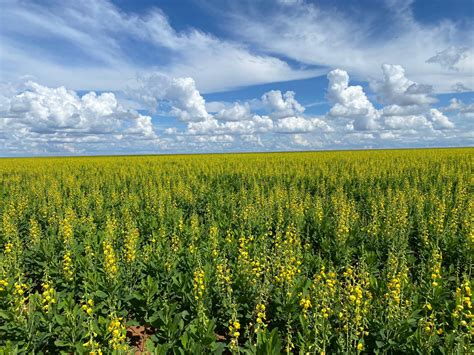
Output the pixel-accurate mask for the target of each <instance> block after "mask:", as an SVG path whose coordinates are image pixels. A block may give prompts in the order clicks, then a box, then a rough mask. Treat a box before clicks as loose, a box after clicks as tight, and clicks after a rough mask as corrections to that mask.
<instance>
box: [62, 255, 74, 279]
mask: <svg viewBox="0 0 474 355" xmlns="http://www.w3.org/2000/svg"><path fill="white" fill-rule="evenodd" d="M63 273H64V277H65V278H66V280H68V281H72V280H73V278H74V270H73V265H72V253H71V251H70V250H66V252H65V253H64V256H63Z"/></svg>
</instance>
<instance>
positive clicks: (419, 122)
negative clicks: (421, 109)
mask: <svg viewBox="0 0 474 355" xmlns="http://www.w3.org/2000/svg"><path fill="white" fill-rule="evenodd" d="M384 127H385V128H387V129H394V130H400V129H404V130H407V129H422V128H428V129H429V128H431V124H430V122H429V121H428V120H427V118H426V117H425V116H423V115H404V116H387V117H384Z"/></svg>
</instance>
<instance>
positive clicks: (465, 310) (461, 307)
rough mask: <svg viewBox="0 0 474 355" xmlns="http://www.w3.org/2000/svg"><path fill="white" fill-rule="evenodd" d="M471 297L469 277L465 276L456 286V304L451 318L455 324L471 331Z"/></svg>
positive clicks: (473, 322) (473, 319)
mask: <svg viewBox="0 0 474 355" xmlns="http://www.w3.org/2000/svg"><path fill="white" fill-rule="evenodd" d="M471 297H472V293H471V283H470V281H469V278H468V277H466V278H465V280H464V282H463V283H462V284H461V285H460V287H457V288H456V293H455V300H456V306H455V309H454V311H453V313H452V318H453V319H454V321H455V322H456V323H457V324H459V325H460V326H461V327H463V328H464V329H465V330H468V331H469V332H471V333H472V332H473V330H474V314H473V313H472V299H471ZM472 335H474V334H472Z"/></svg>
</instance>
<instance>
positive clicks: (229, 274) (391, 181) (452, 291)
mask: <svg viewBox="0 0 474 355" xmlns="http://www.w3.org/2000/svg"><path fill="white" fill-rule="evenodd" d="M473 153H474V149H436V150H399V151H396V150H395V151H352V152H315V153H272V154H229V155H189V156H136V157H87V158H85V157H84V158H82V157H78V158H36V159H2V160H0V218H1V221H0V223H1V224H0V225H1V229H0V246H1V248H2V251H1V254H0V353H8V354H10V353H15V352H18V353H24V352H34V353H58V352H67V353H73V352H75V353H85V352H87V353H92V354H106V353H136V352H146V353H159V354H165V353H177V354H189V353H202V354H208V353H250V354H252V353H258V354H279V353H302V354H306V353H311V354H313V353H316V354H325V353H326V354H329V353H351V354H359V353H374V352H378V353H446V354H448V353H449V354H453V353H458V354H464V353H466V354H467V353H471V351H472V342H473V336H474V324H473V313H474V312H473V308H472V291H471V287H472V280H473V275H472V272H473V255H474V233H473V219H472V216H473V199H472V186H471V182H472V160H473V156H474V155H473Z"/></svg>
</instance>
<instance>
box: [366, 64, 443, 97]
mask: <svg viewBox="0 0 474 355" xmlns="http://www.w3.org/2000/svg"><path fill="white" fill-rule="evenodd" d="M382 71H383V80H382V81H372V82H371V83H370V87H371V89H372V90H373V91H375V93H376V94H377V95H378V99H379V100H380V101H381V102H383V103H388V104H392V105H399V106H411V105H429V104H432V103H434V102H436V99H434V98H433V97H431V96H430V94H431V92H432V88H431V86H429V85H422V84H418V83H415V82H414V81H411V80H409V79H408V78H407V77H406V76H405V69H404V68H403V67H402V66H401V65H393V64H383V65H382Z"/></svg>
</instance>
